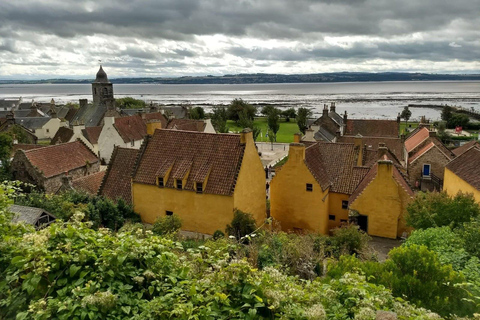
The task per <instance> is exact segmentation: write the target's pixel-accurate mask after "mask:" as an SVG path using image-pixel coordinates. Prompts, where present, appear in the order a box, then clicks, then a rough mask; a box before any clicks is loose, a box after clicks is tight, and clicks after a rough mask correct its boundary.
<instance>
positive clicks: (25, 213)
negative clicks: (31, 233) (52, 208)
mask: <svg viewBox="0 0 480 320" xmlns="http://www.w3.org/2000/svg"><path fill="white" fill-rule="evenodd" d="M8 210H10V211H11V212H13V213H15V216H14V217H13V219H12V222H14V223H17V222H25V223H28V224H31V225H35V224H36V223H37V221H38V219H39V218H40V217H41V216H42V215H43V214H47V215H50V216H51V217H52V218H53V219H55V216H54V215H52V214H51V213H49V212H47V211H45V210H43V209H40V208H35V207H26V206H18V205H16V204H12V205H11V206H10V207H9V208H8Z"/></svg>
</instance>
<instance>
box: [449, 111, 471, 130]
mask: <svg viewBox="0 0 480 320" xmlns="http://www.w3.org/2000/svg"><path fill="white" fill-rule="evenodd" d="M469 122H470V118H469V117H468V115H466V114H464V113H456V112H454V113H452V115H451V117H450V118H449V119H448V121H447V128H451V129H453V128H455V127H457V126H459V127H462V128H466V127H467V126H468V123H469Z"/></svg>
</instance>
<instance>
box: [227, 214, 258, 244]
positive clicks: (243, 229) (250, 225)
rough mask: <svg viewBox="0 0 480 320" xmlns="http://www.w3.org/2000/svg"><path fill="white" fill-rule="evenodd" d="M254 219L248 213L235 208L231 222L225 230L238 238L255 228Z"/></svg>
mask: <svg viewBox="0 0 480 320" xmlns="http://www.w3.org/2000/svg"><path fill="white" fill-rule="evenodd" d="M256 228H257V227H256V224H255V219H253V216H252V215H251V214H250V213H246V212H243V211H240V210H235V212H234V213H233V219H232V222H231V224H229V225H227V228H226V229H225V232H226V233H227V234H228V235H230V236H234V237H235V238H236V239H237V240H240V239H241V238H243V237H244V236H246V235H248V234H250V233H252V232H254V231H255V230H256Z"/></svg>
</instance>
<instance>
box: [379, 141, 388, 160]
mask: <svg viewBox="0 0 480 320" xmlns="http://www.w3.org/2000/svg"><path fill="white" fill-rule="evenodd" d="M387 152H388V148H387V147H386V146H385V143H383V142H380V143H379V144H378V151H377V154H378V160H382V159H383V157H384V156H385V155H386V154H387Z"/></svg>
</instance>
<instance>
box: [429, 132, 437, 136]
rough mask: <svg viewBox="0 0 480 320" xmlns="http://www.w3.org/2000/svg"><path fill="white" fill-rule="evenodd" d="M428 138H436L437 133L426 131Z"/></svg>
mask: <svg viewBox="0 0 480 320" xmlns="http://www.w3.org/2000/svg"><path fill="white" fill-rule="evenodd" d="M428 136H429V137H436V136H437V132H436V131H428Z"/></svg>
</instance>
